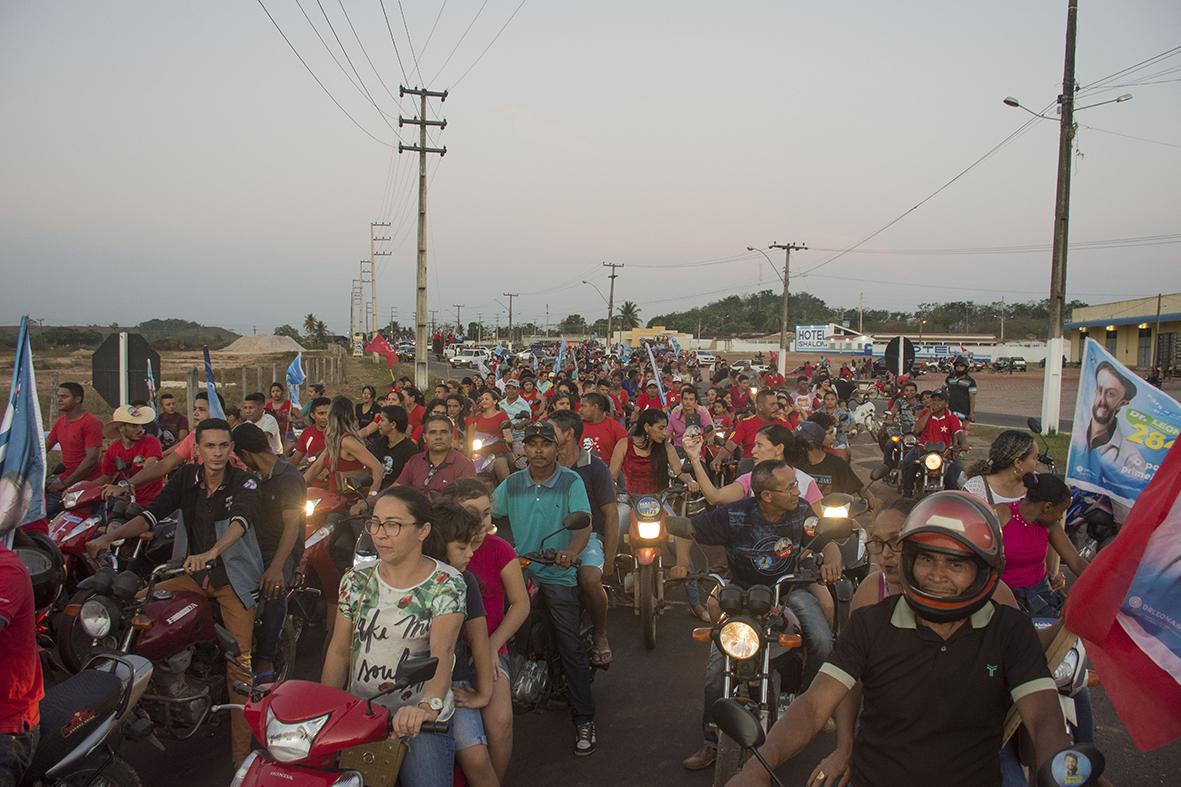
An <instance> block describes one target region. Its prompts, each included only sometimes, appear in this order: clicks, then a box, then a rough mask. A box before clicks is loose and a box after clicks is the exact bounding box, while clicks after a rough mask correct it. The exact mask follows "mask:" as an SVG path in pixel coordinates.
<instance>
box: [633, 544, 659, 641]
mask: <svg viewBox="0 0 1181 787" xmlns="http://www.w3.org/2000/svg"><path fill="white" fill-rule="evenodd" d="M639 573H640V577H639V587H638V588H636V594H637V595H638V596H639V600H640V626H641V627H642V628H643V630H644V647H645V648H646V649H648V650H654V649H655V648H656V618H657V614H656V566H654V565H652V564H651V563H648V564H641V565H640V568H639Z"/></svg>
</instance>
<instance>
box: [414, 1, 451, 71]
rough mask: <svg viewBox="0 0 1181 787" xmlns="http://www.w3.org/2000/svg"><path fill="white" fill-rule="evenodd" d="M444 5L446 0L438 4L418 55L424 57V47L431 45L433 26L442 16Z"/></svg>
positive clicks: (436, 24) (433, 32) (433, 34)
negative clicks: (437, 10) (432, 22)
mask: <svg viewBox="0 0 1181 787" xmlns="http://www.w3.org/2000/svg"><path fill="white" fill-rule="evenodd" d="M446 7H447V0H443V2H442V4H441V5H440V6H439V13H437V14H435V23H434V24H433V25H431V32H429V33H427V36H426V41H425V42H424V43H423V45H422V49H420V50H419V51H418V56H419V57H422V58H425V57H426V48H427V47H428V46H430V45H431V39H432V38H434V37H435V28H437V27H438V26H439V20H440V19H442V18H443V9H444V8H446ZM419 76H420V77H421V76H422V74H419Z"/></svg>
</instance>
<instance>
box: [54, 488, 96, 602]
mask: <svg viewBox="0 0 1181 787" xmlns="http://www.w3.org/2000/svg"><path fill="white" fill-rule="evenodd" d="M102 504H103V487H102V484H96V483H95V482H93V481H79V482H78V483H76V484H71V485H70V486H69V487H68V488H67V489H66V491H65V492H63V493H62V510H61V511H60V512H59V513H58V515H57V516H55V517H54V518H53V519H52V520H50V522H49V537H50V538H51V539H53V543H54V544H56V545H57V548H58V549H59V550H60V551H61V553H62V559H63V560H64V568H65V572H66V592H67V593H69V594H72V593H73V591H74V590H76V589H77V587H78V583H79V582H81V581H82V580H83V579H85V578H86V577H89V576H91V575H92V574H93V573H94V570H93V569H92V568H91V566H90V563H89V562H88V561H87V560H86V542H87V541H89V540H90V539H92V538H94V537H95V536H96V535H98V531H99V528H101V527H103V525H104V522H103V517H102Z"/></svg>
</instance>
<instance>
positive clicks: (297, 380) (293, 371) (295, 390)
mask: <svg viewBox="0 0 1181 787" xmlns="http://www.w3.org/2000/svg"><path fill="white" fill-rule="evenodd" d="M306 379H307V376H306V375H304V373H303V353H301V352H299V353H296V354H295V358H293V359H292V361H291V365H290V366H288V367H287V393H288V395H289V396H290V397H291V406H292V407H301V405H300V403H299V386H301V385H302V384H303V381H304V380H306Z"/></svg>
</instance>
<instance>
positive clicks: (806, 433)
mask: <svg viewBox="0 0 1181 787" xmlns="http://www.w3.org/2000/svg"><path fill="white" fill-rule="evenodd" d="M821 420H827V421H829V422H831V421H832V416H830V415H828V414H827V413H813V414H812V415H810V416H809V417H808V420H807V421H804V422H803V423H802V424H800V425H799V428H797V429H796V437H797V438H798V439H799V441H800V443H801V445H803V447H804V448H805V449H806V452H807V453H806V456H805V458H804V461H802V462H800V464H799V465H798V469H800V470H803V471H804V472H805V473H807V474H808V475H810V476H812V478H814V479H816V486H818V487H819V488H820V493H821V494H824V495H827V494H829V493H831V492H844V493H845V494H848V495H857V494H861V490H862V489H864V488H865V484H863V483H861V479H860V478H858V477H857V474H856V473H854V472H853V468H852V467H851V466H850V465H849V463H848V462H846V461H845V460H844V459H841V458H840V457H839V456H836V455H835V454H830V453H829V452H828V451H825V450H824V446H825V444H826V443H831V442H832V438H833V437H834V436H835V434H836V427H835V426H831V427H830V428H828V429H826V428H825V427H824V426H823V425H822V424H820V423H818V421H821Z"/></svg>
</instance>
